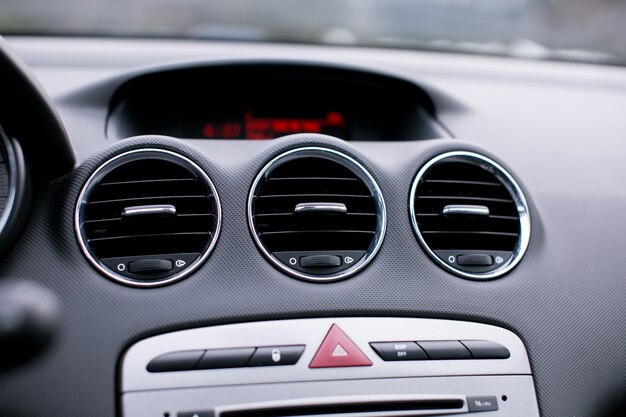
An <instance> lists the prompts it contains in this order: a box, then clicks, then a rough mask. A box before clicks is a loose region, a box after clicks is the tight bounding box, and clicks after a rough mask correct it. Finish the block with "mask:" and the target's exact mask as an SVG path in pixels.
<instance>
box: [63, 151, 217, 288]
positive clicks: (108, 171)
mask: <svg viewBox="0 0 626 417" xmlns="http://www.w3.org/2000/svg"><path fill="white" fill-rule="evenodd" d="M75 222H76V230H77V235H78V240H79V242H80V244H81V248H82V249H83V252H84V253H85V254H86V255H87V258H88V259H89V260H90V261H91V263H92V264H93V265H94V266H95V267H96V268H98V269H99V270H100V271H101V272H103V273H104V274H105V275H107V276H108V277H109V278H112V279H114V280H116V281H118V282H123V283H126V284H130V285H135V286H144V287H145V286H154V285H162V284H165V283H170V282H173V281H175V280H178V279H181V278H183V277H184V276H186V275H187V274H189V273H190V272H191V271H193V270H195V269H196V268H197V267H198V266H199V265H200V264H201V263H202V262H203V261H204V260H205V259H206V258H207V257H208V255H209V253H210V251H211V249H212V248H213V246H214V245H215V242H216V240H217V235H218V233H219V228H220V204H219V200H218V197H217V193H216V191H215V187H214V186H213V184H212V183H211V180H210V179H209V178H208V176H207V175H206V174H205V173H204V171H202V170H201V169H200V168H199V167H198V166H197V165H196V164H195V163H193V162H192V161H190V160H189V159H187V158H185V157H183V156H180V155H178V154H175V153H172V152H169V151H165V150H160V149H145V150H137V151H131V152H127V153H124V154H122V155H119V156H117V157H115V158H113V159H111V160H109V161H108V162H106V163H105V164H104V165H102V166H101V167H100V168H99V169H98V170H96V172H95V173H94V174H93V175H92V176H91V178H89V180H88V181H87V183H86V184H85V186H84V188H83V191H82V192H81V195H80V197H79V199H78V204H77V208H76V220H75Z"/></svg>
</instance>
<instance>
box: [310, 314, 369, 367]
mask: <svg viewBox="0 0 626 417" xmlns="http://www.w3.org/2000/svg"><path fill="white" fill-rule="evenodd" d="M371 365H372V362H371V361H370V360H369V359H368V358H367V356H365V354H364V353H363V352H362V351H361V349H359V348H358V346H357V345H356V344H355V343H354V342H353V341H352V340H350V338H349V337H348V336H347V335H346V334H345V333H344V332H343V331H342V330H341V329H340V328H339V326H337V325H336V324H333V325H332V327H331V328H330V330H329V332H328V334H327V335H326V337H325V338H324V341H323V342H322V344H321V345H320V347H319V349H318V350H317V353H316V354H315V356H314V357H313V360H312V361H311V363H310V364H309V368H339V367H348V366H371Z"/></svg>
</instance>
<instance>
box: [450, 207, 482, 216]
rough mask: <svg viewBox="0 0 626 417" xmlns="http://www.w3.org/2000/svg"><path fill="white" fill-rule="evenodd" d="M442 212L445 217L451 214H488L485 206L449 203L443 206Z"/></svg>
mask: <svg viewBox="0 0 626 417" xmlns="http://www.w3.org/2000/svg"><path fill="white" fill-rule="evenodd" d="M442 214H443V215H444V216H447V217H453V216H489V207H487V206H468V205H449V206H445V207H444V208H443V212H442Z"/></svg>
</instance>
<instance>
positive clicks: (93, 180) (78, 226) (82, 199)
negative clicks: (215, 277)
mask: <svg viewBox="0 0 626 417" xmlns="http://www.w3.org/2000/svg"><path fill="white" fill-rule="evenodd" d="M145 156H148V157H150V156H152V157H153V158H156V159H163V160H165V161H170V162H174V163H178V164H180V163H181V162H182V163H183V164H184V165H185V166H186V167H187V168H188V169H191V170H193V171H194V172H195V173H196V174H198V175H199V176H200V177H201V178H202V179H203V180H204V181H205V182H206V184H207V185H208V187H209V189H210V191H211V192H212V193H213V197H214V199H215V232H214V233H213V236H212V237H211V240H210V241H209V244H208V245H207V246H206V247H205V249H204V251H203V252H202V253H201V256H200V257H199V258H198V259H197V260H196V261H195V262H193V263H191V264H190V265H189V266H187V267H186V268H185V269H184V270H182V271H180V272H178V273H176V274H175V275H172V276H168V277H167V278H165V279H161V280H154V281H137V280H133V279H130V278H127V277H125V276H123V275H120V274H117V273H115V272H114V271H112V270H111V269H109V268H108V267H106V266H105V265H103V264H102V262H100V261H99V260H98V257H97V256H96V255H95V254H94V253H93V252H92V250H91V249H90V246H89V245H88V244H87V238H86V236H85V231H84V228H83V227H82V223H83V218H84V214H85V207H84V205H85V203H86V202H87V198H88V197H89V195H90V194H91V192H92V191H93V189H94V187H95V186H96V184H97V183H98V182H99V181H100V180H101V179H102V178H103V177H104V176H105V175H107V174H108V173H109V172H111V171H112V170H113V169H115V168H118V167H119V166H121V165H122V164H124V163H127V162H130V161H135V160H138V159H140V158H141V157H145ZM221 223H222V213H221V203H220V199H219V195H218V194H217V190H216V188H215V186H214V185H213V182H212V181H211V179H210V178H209V176H208V175H207V174H206V172H204V170H203V169H202V168H200V167H199V166H198V165H197V164H196V163H195V162H193V161H191V160H190V159H188V158H186V157H184V156H182V155H180V154H178V153H175V152H171V151H168V150H165V149H158V148H143V149H136V150H132V151H128V152H124V153H122V154H119V155H117V156H115V157H113V158H111V159H109V160H107V161H106V162H105V163H104V164H102V165H101V166H100V167H98V169H96V170H95V171H94V172H93V173H92V174H91V176H90V177H89V178H88V179H87V181H86V182H85V185H84V186H83V188H82V190H81V192H80V194H79V196H78V199H77V201H76V206H75V210H74V229H75V232H76V238H77V240H78V244H79V246H80V248H81V250H82V252H83V254H84V255H85V256H86V257H87V259H88V260H89V262H90V263H91V264H92V265H93V266H94V267H95V268H96V269H97V270H98V271H100V272H101V273H102V274H104V275H105V276H106V277H107V278H110V279H111V280H113V281H115V282H118V283H121V284H125V285H129V286H133V287H143V288H149V287H157V286H163V285H167V284H171V283H174V282H176V281H179V280H181V279H183V278H185V277H186V276H187V275H189V274H191V273H192V272H194V271H195V270H196V269H198V267H200V265H202V263H204V261H205V260H206V259H207V258H208V257H209V255H210V254H211V252H212V251H213V248H214V247H215V245H216V243H217V239H218V237H219V234H220V228H221Z"/></svg>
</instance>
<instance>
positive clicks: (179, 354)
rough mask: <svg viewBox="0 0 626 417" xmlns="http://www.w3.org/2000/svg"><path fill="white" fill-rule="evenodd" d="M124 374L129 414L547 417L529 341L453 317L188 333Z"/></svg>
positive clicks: (136, 360) (130, 356)
mask: <svg viewBox="0 0 626 417" xmlns="http://www.w3.org/2000/svg"><path fill="white" fill-rule="evenodd" d="M121 382H122V409H123V413H124V416H125V417H141V416H159V417H160V416H163V417H168V416H169V417H178V416H179V415H180V416H183V417H184V416H186V413H191V414H190V416H193V415H194V414H198V415H199V416H202V415H203V413H209V414H206V415H214V416H222V417H229V416H230V417H237V416H243V415H250V416H254V415H257V414H260V413H263V415H264V416H265V415H267V416H274V417H280V416H286V415H289V416H298V415H325V416H331V415H342V416H346V417H348V416H350V417H352V416H359V417H367V416H406V415H450V414H464V413H468V412H476V411H484V412H487V411H489V412H492V413H493V414H494V415H499V416H507V415H511V416H513V415H524V416H538V410H537V402H536V396H535V389H534V384H533V380H532V375H531V370H530V365H529V362H528V358H527V355H526V350H525V348H524V345H523V343H522V341H521V340H520V339H519V338H518V337H517V336H516V335H515V334H513V333H512V332H510V331H508V330H505V329H502V328H498V327H495V326H490V325H485V324H479V323H470V322H460V321H450V320H436V319H410V318H337V319H301V320H283V321H270V322H255V323H242V324H234V325H223V326H215V327H209V328H201V329H192V330H184V331H179V332H174V333H169V334H164V335H160V336H155V337H152V338H149V339H146V340H143V341H141V342H139V343H137V344H135V345H134V346H132V347H131V348H130V349H129V350H128V352H127V353H126V354H125V356H124V358H123V362H122V378H121ZM496 413H497V414H496Z"/></svg>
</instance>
